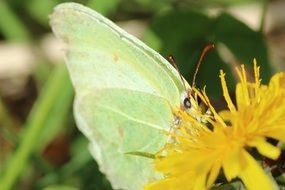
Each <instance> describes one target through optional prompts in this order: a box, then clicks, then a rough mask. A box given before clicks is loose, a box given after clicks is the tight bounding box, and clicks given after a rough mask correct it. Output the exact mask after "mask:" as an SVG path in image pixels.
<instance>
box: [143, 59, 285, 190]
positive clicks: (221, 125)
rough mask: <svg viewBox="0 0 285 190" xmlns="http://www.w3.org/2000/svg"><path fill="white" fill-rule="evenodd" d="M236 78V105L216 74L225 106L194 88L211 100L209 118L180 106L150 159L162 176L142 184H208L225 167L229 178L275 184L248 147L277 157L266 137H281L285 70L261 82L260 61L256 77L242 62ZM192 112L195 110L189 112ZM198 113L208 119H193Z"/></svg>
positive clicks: (164, 189) (166, 187)
mask: <svg viewBox="0 0 285 190" xmlns="http://www.w3.org/2000/svg"><path fill="white" fill-rule="evenodd" d="M237 72H238V75H239V78H240V82H239V83H238V84H237V87H236V106H235V105H234V103H233V102H232V100H231V98H230V96H229V93H228V89H227V86H226V82H225V74H224V73H223V72H222V71H221V74H220V78H221V83H222V88H223V94H224V97H225V100H226V102H227V104H228V108H229V110H224V111H222V112H220V113H217V112H216V111H215V109H214V108H213V106H212V105H211V104H210V102H209V99H208V97H207V96H206V93H205V91H202V92H199V91H198V90H195V89H194V90H195V91H196V93H197V94H198V96H199V97H200V98H201V99H202V100H203V101H204V102H205V103H206V104H207V105H208V106H209V108H210V110H211V112H212V113H213V118H209V117H206V116H204V115H201V114H200V115H199V113H198V112H197V113H196V114H197V115H195V113H191V116H190V115H189V114H187V113H186V112H184V111H181V110H178V111H176V112H175V115H176V116H177V117H178V118H180V119H181V122H179V124H178V125H177V126H176V127H177V129H176V130H175V132H172V134H171V136H172V137H173V138H174V139H175V140H174V141H173V142H172V143H169V144H167V145H165V147H164V148H163V150H162V151H160V153H159V154H158V155H157V157H156V158H155V160H154V165H155V169H156V170H157V171H159V172H162V173H163V174H164V175H165V178H164V179H162V180H158V181H155V182H152V183H150V184H147V185H146V186H145V190H192V189H194V190H195V189H197V190H200V189H209V188H210V187H211V186H213V184H214V183H215V180H216V179H217V177H218V175H219V174H220V172H221V171H223V173H224V176H225V177H226V179H227V180H228V181H231V180H232V179H234V178H239V179H241V180H242V181H243V183H244V185H245V186H246V188H247V189H253V190H255V189H256V190H259V189H277V186H276V183H275V182H274V181H273V180H272V178H271V177H269V176H268V174H267V173H266V172H265V171H264V170H263V168H262V167H261V166H260V164H259V162H258V161H256V160H255V158H254V157H253V156H252V155H251V154H250V152H249V151H248V150H249V149H250V148H251V147H254V148H256V150H257V151H258V152H259V153H260V154H261V155H263V156H266V157H268V158H271V159H277V158H278V156H279V155H280V150H279V149H278V148H277V147H275V146H273V145H272V144H270V143H268V142H267V141H266V138H267V137H270V138H274V139H276V140H280V141H282V142H285V73H279V74H276V75H275V76H273V77H272V79H271V81H270V83H269V85H262V84H261V81H260V78H259V67H257V66H256V62H255V61H254V76H255V79H254V82H249V80H248V79H247V77H246V71H245V68H244V66H241V70H237ZM193 115H194V116H193ZM197 117H200V118H203V119H204V120H206V121H208V124H210V127H208V126H207V125H206V124H205V123H203V122H199V121H197V119H195V118H197Z"/></svg>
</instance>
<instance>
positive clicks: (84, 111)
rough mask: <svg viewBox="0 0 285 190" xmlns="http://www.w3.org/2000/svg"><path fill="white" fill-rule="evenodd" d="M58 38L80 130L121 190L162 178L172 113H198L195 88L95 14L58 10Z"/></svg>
mask: <svg viewBox="0 0 285 190" xmlns="http://www.w3.org/2000/svg"><path fill="white" fill-rule="evenodd" d="M50 25H51V27H52V31H53V33H54V34H55V35H56V37H57V38H59V39H60V40H61V41H63V43H64V44H65V61H66V64H67V67H68V70H69V73H70V76H71V81H72V84H73V86H74V89H75V92H76V96H75V101H74V116H75V119H76V124H77V126H78V128H79V129H80V130H81V131H82V133H83V134H84V135H85V136H86V137H87V138H88V139H89V141H90V147H89V148H90V152H91V154H92V155H93V157H94V158H95V159H96V161H97V163H98V165H99V167H100V170H101V171H102V172H103V173H105V174H106V176H107V178H108V179H109V180H110V182H111V184H112V186H113V188H114V189H129V190H138V189H143V186H144V184H146V183H147V182H150V181H153V180H155V179H158V178H161V177H162V176H161V175H160V174H158V173H156V172H154V169H153V166H152V160H151V159H146V158H144V157H140V156H134V155H128V154H126V153H127V152H132V151H140V152H149V153H155V152H157V151H158V150H160V148H161V147H162V146H163V145H164V144H165V143H166V141H167V136H166V135H165V132H166V131H168V130H169V129H170V128H171V126H172V125H173V122H174V120H175V116H174V114H173V109H175V108H179V109H186V110H187V109H191V93H190V92H191V87H190V85H189V84H188V83H187V82H186V81H185V80H184V78H183V77H181V75H180V74H179V73H178V71H177V69H175V67H173V65H171V64H170V63H169V62H168V61H167V60H166V59H165V58H163V57H162V56H161V55H159V54H158V53H157V52H156V51H154V50H153V49H151V48H150V47H148V46H147V45H145V44H144V43H143V42H141V41H140V40H138V39H137V38H135V37H134V36H132V35H130V34H128V33H127V32H125V31H124V30H122V29H121V28H119V27H118V26H117V25H115V24H114V23H113V22H112V21H110V20H108V19H107V18H105V17H103V16H102V15H100V14H99V13H97V12H95V11H94V10H92V9H90V8H87V7H84V6H83V5H80V4H76V3H64V4H60V5H58V6H57V7H56V8H55V10H54V12H53V13H52V15H51V16H50Z"/></svg>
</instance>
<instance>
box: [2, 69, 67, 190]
mask: <svg viewBox="0 0 285 190" xmlns="http://www.w3.org/2000/svg"><path fill="white" fill-rule="evenodd" d="M66 85H70V83H69V77H68V73H67V71H66V69H65V66H64V64H60V65H58V66H57V67H56V68H55V69H54V71H53V72H52V74H51V76H50V77H49V79H48V81H47V83H46V85H45V86H44V88H43V89H42V91H41V94H40V96H39V98H38V100H37V102H35V105H34V107H33V109H32V111H31V113H30V115H29V117H28V119H27V123H26V125H25V128H24V130H25V131H23V138H22V140H21V142H20V145H19V147H18V149H17V150H16V151H15V153H14V154H13V155H12V157H11V159H10V160H9V162H8V164H7V166H6V168H5V169H6V170H5V171H4V172H5V173H4V175H3V176H2V178H1V179H0V187H1V190H10V189H12V188H13V185H15V182H16V180H17V178H18V177H19V175H20V174H21V172H22V171H23V169H24V168H25V166H26V165H27V162H28V158H29V157H30V155H31V153H32V152H33V150H34V149H35V148H36V146H37V144H38V143H41V139H39V137H40V135H39V134H40V132H41V130H42V129H43V127H44V126H45V122H46V120H47V116H48V114H49V112H50V111H51V110H52V109H53V107H54V102H56V99H57V98H58V96H60V94H61V93H62V89H63V88H64V87H65V86H66ZM70 89H71V88H70Z"/></svg>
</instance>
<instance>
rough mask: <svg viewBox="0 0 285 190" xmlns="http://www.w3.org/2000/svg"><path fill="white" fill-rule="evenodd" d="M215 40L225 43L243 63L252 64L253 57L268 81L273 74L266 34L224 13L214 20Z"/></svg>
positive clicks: (264, 78) (262, 75)
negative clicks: (265, 38)
mask: <svg viewBox="0 0 285 190" xmlns="http://www.w3.org/2000/svg"><path fill="white" fill-rule="evenodd" d="M213 35H214V36H215V37H214V38H215V41H217V42H221V43H223V44H225V45H226V46H227V47H228V48H229V50H230V51H231V52H232V53H233V54H234V55H235V56H236V58H237V59H238V60H239V61H240V62H241V63H243V64H246V65H248V66H250V67H251V66H252V61H253V58H256V59H257V63H258V65H260V66H261V77H262V79H263V82H267V81H268V79H269V78H270V76H272V68H271V67H270V64H269V60H268V55H267V48H266V43H265V40H264V36H263V34H262V33H260V32H256V31H254V30H252V29H251V28H249V27H248V26H247V25H245V24H244V23H242V22H240V21H239V20H237V19H236V18H234V17H233V16H231V15H229V14H226V13H223V14H221V15H219V16H218V17H217V18H216V19H215V20H214V22H213Z"/></svg>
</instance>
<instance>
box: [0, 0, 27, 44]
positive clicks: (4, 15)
mask: <svg viewBox="0 0 285 190" xmlns="http://www.w3.org/2000/svg"><path fill="white" fill-rule="evenodd" d="M0 13H1V16H0V30H1V31H2V33H3V35H4V36H5V37H6V38H7V40H10V41H28V40H29V39H30V33H29V31H28V29H27V28H26V27H25V25H24V24H23V23H22V22H21V20H20V19H19V18H18V16H17V15H16V14H15V13H14V12H13V10H11V9H10V7H9V6H8V5H7V4H6V3H5V1H3V0H0Z"/></svg>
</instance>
